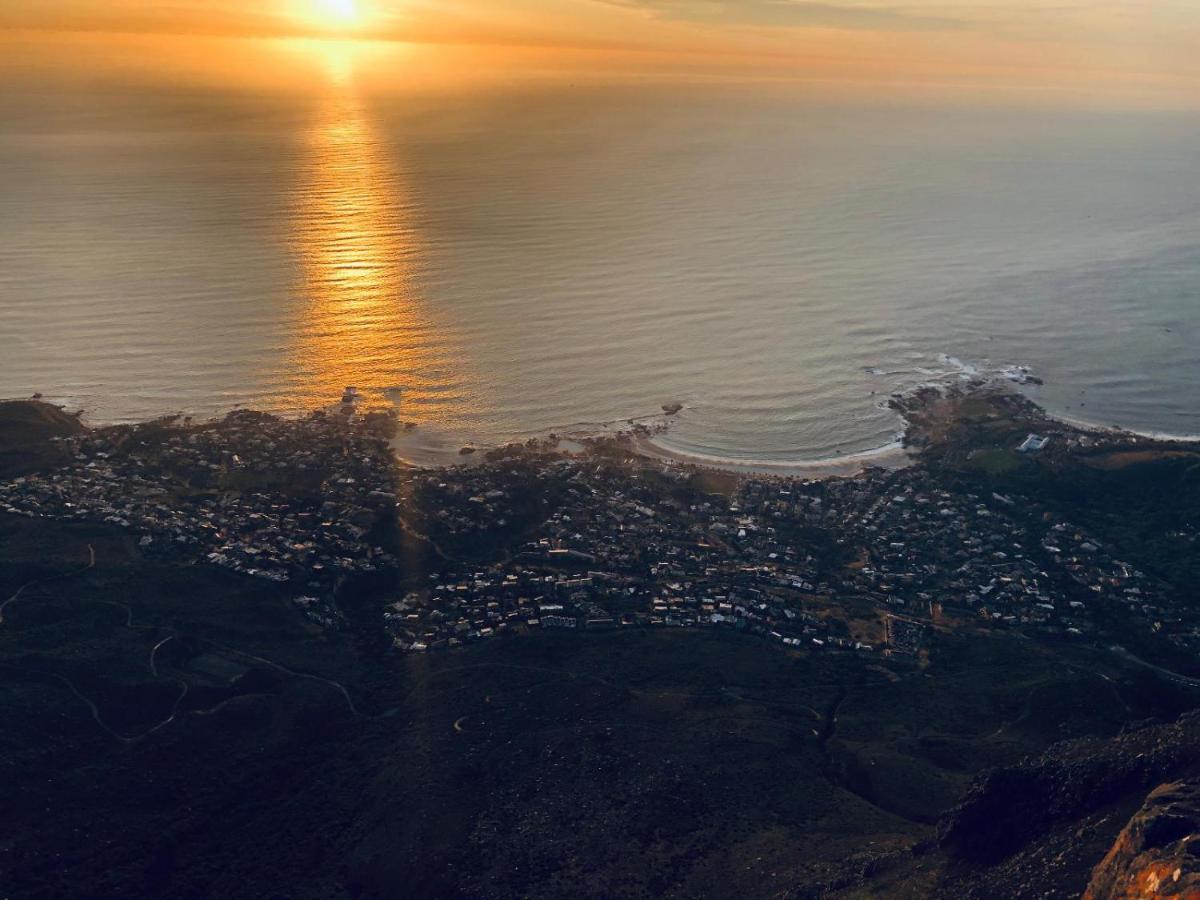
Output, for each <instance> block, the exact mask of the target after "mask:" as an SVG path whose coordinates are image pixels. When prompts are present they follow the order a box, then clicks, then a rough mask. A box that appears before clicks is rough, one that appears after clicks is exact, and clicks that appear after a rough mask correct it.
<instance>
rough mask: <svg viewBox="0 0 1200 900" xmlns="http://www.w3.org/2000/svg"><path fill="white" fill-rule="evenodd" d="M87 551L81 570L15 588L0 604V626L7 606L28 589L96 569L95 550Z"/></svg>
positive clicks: (39, 579) (90, 547)
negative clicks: (84, 564) (13, 592)
mask: <svg viewBox="0 0 1200 900" xmlns="http://www.w3.org/2000/svg"><path fill="white" fill-rule="evenodd" d="M87 549H88V564H87V565H86V566H84V567H83V568H82V569H79V570H77V571H74V572H64V573H63V574H62V575H51V576H49V577H47V578H35V579H34V580H33V581H29V582H26V583H25V584H23V585H21V587H19V588H17V592H16V593H15V594H13V595H12V596H11V597H9V598H8V599H7V600H5V601H4V602H3V603H0V625H3V624H4V610H5V609H7V608H8V607H9V605H11V604H13V603H16V602H17V601H18V600H20V599H21V598H22V597H23V596H24V594H25V592H26V591H27V590H29V589H30V588H32V587H36V586H38V585H42V584H48V583H49V582H51V581H61V580H62V579H64V578H74V577H75V576H76V575H82V574H83V573H84V572H87V571H90V570H91V569H94V568H96V548H95V547H93V546H92V545H91V544H88V545H87Z"/></svg>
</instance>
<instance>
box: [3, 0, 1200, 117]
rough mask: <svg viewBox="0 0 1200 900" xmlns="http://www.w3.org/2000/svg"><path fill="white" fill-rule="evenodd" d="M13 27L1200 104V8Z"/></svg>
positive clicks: (248, 17)
mask: <svg viewBox="0 0 1200 900" xmlns="http://www.w3.org/2000/svg"><path fill="white" fill-rule="evenodd" d="M346 10H352V12H353V15H350V16H346V15H343V13H344V12H345V11H346ZM0 29H7V30H8V31H9V32H10V33H13V32H17V31H27V32H30V31H32V32H38V33H46V32H50V31H55V30H62V31H69V32H74V33H79V32H90V33H97V34H99V33H139V34H158V33H162V34H175V35H179V34H206V35H253V36H289V35H297V34H313V33H317V34H328V33H343V32H353V33H354V34H355V35H356V36H358V37H368V38H375V39H380V40H387V41H398V42H410V43H426V44H450V43H458V44H484V45H492V46H513V47H559V48H575V49H581V50H586V51H589V52H608V53H613V54H621V53H637V54H662V55H672V56H676V57H678V56H690V57H691V58H692V65H693V66H701V67H704V66H708V67H710V68H712V69H714V70H716V71H723V70H726V69H727V68H729V67H730V66H733V67H735V68H736V67H740V68H741V69H743V70H744V69H748V68H749V69H754V68H757V69H761V70H762V71H764V72H768V73H771V74H776V75H777V74H781V73H788V74H795V75H798V76H805V75H808V76H811V77H831V78H842V77H849V78H860V79H868V80H870V79H881V80H894V79H908V80H913V81H922V80H934V81H939V82H946V81H951V82H953V81H961V82H963V83H979V82H983V81H990V82H1005V83H1013V84H1031V85H1048V86H1062V85H1066V86H1075V87H1077V88H1079V87H1087V86H1091V87H1094V88H1095V89H1112V90H1127V89H1131V88H1132V89H1143V88H1144V89H1146V90H1156V89H1163V90H1170V91H1176V92H1189V91H1190V92H1192V93H1193V94H1198V95H1200V90H1197V88H1200V53H1197V50H1200V2H1198V0H928V2H919V0H911V2H910V0H874V2H870V0H257V2H253V3H251V2H237V0H36V2H32V0H0Z"/></svg>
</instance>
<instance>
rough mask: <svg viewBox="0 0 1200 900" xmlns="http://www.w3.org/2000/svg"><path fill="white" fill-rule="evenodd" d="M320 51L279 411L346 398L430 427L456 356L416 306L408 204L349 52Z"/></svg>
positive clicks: (300, 183)
mask: <svg viewBox="0 0 1200 900" xmlns="http://www.w3.org/2000/svg"><path fill="white" fill-rule="evenodd" d="M326 50H327V54H328V55H327V61H328V68H329V77H330V86H329V90H328V93H327V95H326V96H325V97H324V98H323V99H322V101H321V103H320V106H319V107H318V109H317V111H316V114H315V119H314V122H313V125H312V127H311V129H310V130H309V133H308V136H307V139H306V142H305V145H304V146H303V148H302V151H301V157H300V160H299V165H298V168H297V184H296V187H295V191H294V194H293V196H294V204H293V212H292V222H291V239H292V245H293V248H294V252H295V254H296V256H297V258H298V260H299V263H300V275H301V280H300V282H299V284H298V285H297V291H298V294H299V296H298V303H297V306H296V315H297V321H296V322H295V324H294V327H293V328H292V329H291V333H292V334H293V335H294V336H295V339H294V344H293V346H292V348H291V353H290V354H289V355H288V359H287V370H286V371H285V372H284V373H281V374H282V377H281V378H280V379H279V380H280V381H281V382H282V384H283V385H284V386H285V387H284V390H285V392H286V396H285V397H284V398H283V405H284V406H286V407H288V408H291V409H294V410H311V409H317V408H323V407H327V406H329V405H330V404H332V403H335V402H337V400H338V398H339V397H340V396H341V395H342V392H343V389H344V388H346V387H348V386H355V387H357V388H359V390H360V391H361V394H362V396H363V397H364V399H365V400H366V401H367V403H368V405H380V404H386V403H389V402H390V403H400V402H401V401H402V402H403V406H402V408H401V415H402V416H404V417H405V418H406V419H409V420H419V421H436V420H438V419H440V418H441V412H442V405H443V404H444V403H445V402H450V401H452V400H453V399H454V397H453V396H452V395H453V394H454V393H455V392H454V390H453V388H452V389H451V391H450V394H451V396H447V394H446V387H447V384H450V385H453V384H454V383H455V381H456V374H455V373H456V369H457V367H456V365H455V364H454V358H455V356H456V355H457V354H455V353H454V352H453V350H452V348H451V347H449V342H448V340H447V335H446V333H445V330H444V329H443V328H440V327H438V325H436V324H435V323H434V322H433V321H432V320H431V318H430V317H429V316H428V315H427V313H426V310H425V307H424V303H423V302H422V301H421V300H420V298H419V293H418V288H417V285H416V283H415V278H414V271H413V270H414V267H415V265H416V264H417V262H418V260H419V259H420V256H421V253H422V247H421V240H420V236H419V234H418V233H417V230H416V228H415V227H414V225H413V223H412V202H411V199H410V197H409V196H408V191H407V189H406V186H405V184H404V180H403V177H402V175H401V173H400V172H399V171H398V170H397V167H396V166H395V164H394V163H393V162H392V160H391V159H390V158H389V156H388V153H387V150H386V147H385V145H384V144H383V143H382V142H381V140H380V138H379V136H378V135H377V133H376V130H375V125H374V123H373V121H372V118H371V116H370V114H369V110H368V108H367V106H366V104H365V103H364V102H363V100H362V98H361V97H360V96H359V95H358V93H357V91H356V89H355V86H354V81H353V56H352V49H351V48H346V47H336V46H330V47H328V48H326Z"/></svg>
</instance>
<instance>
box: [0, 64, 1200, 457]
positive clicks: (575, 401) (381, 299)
mask: <svg viewBox="0 0 1200 900" xmlns="http://www.w3.org/2000/svg"><path fill="white" fill-rule="evenodd" d="M35 100H36V102H28V103H22V104H20V105H19V108H18V107H16V106H14V105H13V104H9V107H8V108H7V114H6V115H5V116H3V117H2V118H0V338H2V340H3V344H2V347H3V350H2V351H0V396H4V397H19V396H28V395H31V394H32V393H34V392H41V393H42V394H44V395H45V396H46V397H47V398H49V399H53V400H56V401H59V402H62V403H65V404H66V405H67V406H69V407H71V408H83V409H85V410H86V412H87V416H88V418H89V420H91V421H93V422H121V421H130V420H139V419H144V418H147V417H151V416H157V415H162V414H167V413H174V412H183V413H187V414H192V415H197V416H211V415H218V414H221V413H223V412H225V411H227V410H229V409H232V408H234V407H236V406H239V405H240V406H249V407H254V408H261V409H267V410H273V411H278V412H282V413H289V414H292V413H298V412H302V411H305V410H308V409H312V408H316V407H320V406H325V405H328V404H330V403H333V402H335V401H336V400H337V399H338V397H340V395H341V393H342V390H343V389H344V388H345V387H346V386H347V385H355V386H357V387H358V388H359V389H360V391H361V392H362V394H363V395H364V396H365V397H366V398H367V400H368V401H369V402H373V403H382V404H392V405H397V406H398V407H399V409H400V415H401V418H403V419H404V420H406V421H412V422H415V423H417V425H418V428H417V429H416V431H415V432H414V434H418V435H420V436H421V437H420V439H419V443H422V444H423V447H424V449H425V450H427V451H429V452H431V453H432V452H435V451H437V450H439V449H441V450H445V451H447V452H451V451H456V450H457V449H458V448H459V447H461V446H463V445H464V444H467V443H474V444H483V445H486V444H494V443H500V442H504V441H509V440H513V439H520V438H523V437H527V436H531V435H535V434H542V433H546V432H548V431H555V430H558V431H566V430H571V429H573V428H580V427H590V425H589V424H588V423H606V422H613V421H618V422H619V421H623V420H627V419H629V418H631V417H641V416H647V415H651V414H654V413H656V412H658V411H659V410H660V409H661V407H662V405H663V404H669V403H682V404H683V405H684V409H683V411H682V412H681V413H680V414H679V415H678V416H677V417H675V418H674V419H673V420H672V426H671V429H670V431H669V432H668V433H667V434H666V435H665V436H663V437H662V438H661V440H662V441H663V443H664V444H665V445H667V446H668V447H670V448H671V449H673V450H676V451H680V452H685V453H690V454H695V455H698V456H700V457H704V458H715V459H733V460H749V461H757V460H761V461H786V460H813V459H823V458H829V457H833V456H837V455H848V454H854V453H858V452H862V451H865V450H870V449H872V448H874V447H878V446H880V445H883V444H887V443H888V442H890V441H892V440H894V438H895V435H896V432H897V429H898V427H899V423H898V421H897V420H896V418H895V417H894V415H893V414H892V413H891V412H889V411H888V410H887V409H886V408H885V407H884V401H885V400H886V397H887V396H888V394H889V393H891V392H892V391H895V390H898V389H903V388H906V387H909V386H911V385H913V384H915V383H917V382H920V381H922V380H925V379H928V378H933V377H938V376H939V375H943V374H945V373H947V372H953V371H963V370H971V369H979V370H984V369H987V368H989V367H1002V366H1006V365H1025V366H1029V367H1030V368H1031V369H1032V370H1033V372H1034V373H1035V374H1037V375H1038V376H1040V377H1042V378H1043V379H1045V382H1046V386H1045V387H1044V388H1042V389H1041V390H1040V391H1039V392H1038V399H1039V400H1040V401H1041V402H1043V403H1044V404H1045V405H1046V406H1047V407H1048V408H1049V409H1050V410H1051V411H1052V412H1055V413H1058V414H1061V415H1067V416H1070V417H1072V418H1074V419H1083V420H1087V421H1091V422H1095V423H1098V424H1111V425H1121V426H1125V427H1130V428H1136V429H1142V430H1151V431H1159V432H1167V433H1177V434H1195V433H1200V402H1198V401H1200V353H1198V352H1197V349H1196V348H1197V347H1198V346H1200V178H1197V177H1196V163H1197V160H1200V120H1198V119H1197V118H1196V117H1195V116H1194V115H1184V114H1182V113H1179V114H1173V113H1168V112H1150V111H1139V112H1116V111H1098V110H1097V111H1085V110H1081V109H1064V108H1056V107H1054V106H1053V105H1048V104H1039V105H1036V106H1035V105H1029V106H1026V107H1021V106H1019V105H1016V104H1009V105H1004V104H995V105H991V106H989V107H988V108H980V107H978V106H972V105H968V104H965V103H962V102H954V101H950V100H946V101H933V100H921V99H919V98H913V99H909V100H905V101H887V102H885V101H882V100H880V101H872V100H871V99H870V98H864V97H859V98H858V99H847V98H843V99H839V100H837V101H832V100H829V99H823V98H822V97H821V95H820V93H819V92H814V91H812V90H804V91H801V90H796V89H795V88H793V87H789V86H787V85H782V84H745V85H714V84H683V83H680V84H672V83H653V84H638V83H635V82H628V81H626V82H622V83H618V82H614V83H611V84H605V83H601V82H598V81H595V80H592V81H588V82H586V83H580V84H572V83H570V82H569V81H558V80H554V81H545V82H529V83H513V84H503V83H498V84H491V85H489V86H488V87H487V88H486V89H480V90H478V91H469V90H454V91H446V92H443V93H439V92H437V91H428V90H427V91H423V92H413V93H405V92H403V91H398V92H397V91H369V90H363V89H361V88H358V87H356V85H355V83H354V80H353V78H352V77H349V76H346V77H336V78H331V79H330V80H329V82H328V83H327V84H325V85H324V86H322V87H321V88H320V89H319V90H313V91H311V92H309V93H306V94H302V95H289V96H288V98H287V99H286V101H284V100H281V99H280V98H279V97H278V96H275V95H266V94H264V95H261V96H259V95H255V94H254V93H253V92H242V93H238V92H231V91H229V90H225V89H221V90H218V89H216V88H213V89H212V90H206V89H205V88H203V87H202V86H189V87H187V88H186V89H178V90H171V91H164V90H158V91H154V92H146V93H144V94H139V93H138V92H137V90H135V89H133V88H130V89H129V91H128V92H127V93H123V94H121V95H120V96H119V97H117V96H116V95H115V94H113V93H112V91H111V90H109V91H107V92H106V93H104V94H103V95H96V96H88V95H86V94H80V93H79V91H78V89H72V90H71V91H70V92H68V91H66V89H59V88H55V87H48V88H47V89H46V90H45V91H44V92H42V93H41V94H39V95H38V96H37V97H36V98H35Z"/></svg>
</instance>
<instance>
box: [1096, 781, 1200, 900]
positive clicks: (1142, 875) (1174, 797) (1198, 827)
mask: <svg viewBox="0 0 1200 900" xmlns="http://www.w3.org/2000/svg"><path fill="white" fill-rule="evenodd" d="M1152 897H1177V898H1188V900H1195V898H1200V779H1191V780H1188V781H1183V782H1174V783H1170V784H1164V785H1162V786H1161V787H1159V788H1158V789H1156V790H1155V791H1154V792H1153V793H1151V794H1150V796H1149V798H1148V799H1147V800H1146V803H1145V805H1144V806H1143V807H1142V808H1141V810H1139V811H1138V813H1137V814H1136V815H1135V816H1134V817H1133V818H1132V819H1130V821H1129V824H1128V825H1126V826H1125V829H1124V831H1122V832H1121V836H1120V837H1119V838H1117V842H1116V843H1115V844H1114V845H1113V848H1112V850H1110V851H1109V853H1108V855H1107V856H1106V857H1105V858H1104V861H1103V862H1102V863H1100V865H1098V866H1097V867H1096V870H1095V872H1094V873H1093V874H1092V881H1091V884H1090V885H1088V889H1087V893H1086V894H1084V900H1110V898H1152Z"/></svg>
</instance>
